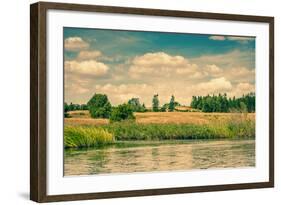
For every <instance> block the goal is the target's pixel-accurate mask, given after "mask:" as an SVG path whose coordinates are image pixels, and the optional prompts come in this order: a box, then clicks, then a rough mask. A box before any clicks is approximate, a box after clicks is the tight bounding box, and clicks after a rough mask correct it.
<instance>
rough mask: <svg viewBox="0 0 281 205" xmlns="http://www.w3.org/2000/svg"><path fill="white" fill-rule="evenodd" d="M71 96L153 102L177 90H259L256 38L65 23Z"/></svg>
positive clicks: (181, 93) (185, 99) (186, 97)
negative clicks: (107, 28)
mask: <svg viewBox="0 0 281 205" xmlns="http://www.w3.org/2000/svg"><path fill="white" fill-rule="evenodd" d="M64 56H65V60H64V70H65V85H64V86H65V101H66V102H67V103H70V102H72V103H87V102H88V100H89V99H90V98H91V97H92V95H93V94H94V93H103V94H107V95H108V97H109V100H110V102H111V104H113V105H117V104H121V103H124V102H126V101H128V100H129V99H130V98H132V97H138V98H140V101H141V102H144V103H145V104H146V106H148V107H150V106H151V101H152V96H153V95H154V94H159V100H160V104H164V103H167V102H169V100H170V97H171V95H174V96H175V98H176V101H178V102H179V103H181V104H184V105H189V103H190V101H191V98H192V96H193V95H207V94H217V93H227V95H228V96H237V97H238V96H241V95H242V94H246V93H249V92H254V91H255V38H250V37H237V36H236V37H234V36H214V35H199V34H176V33H160V32H135V31H113V30H100V29H79V28H64Z"/></svg>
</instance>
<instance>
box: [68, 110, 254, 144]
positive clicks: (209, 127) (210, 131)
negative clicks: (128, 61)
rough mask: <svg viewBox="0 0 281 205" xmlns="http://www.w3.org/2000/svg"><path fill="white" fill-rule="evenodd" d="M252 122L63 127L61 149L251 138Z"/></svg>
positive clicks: (235, 119)
mask: <svg viewBox="0 0 281 205" xmlns="http://www.w3.org/2000/svg"><path fill="white" fill-rule="evenodd" d="M253 138H255V121H254V120H251V119H249V118H247V116H246V117H245V116H244V115H241V116H240V117H239V116H235V117H234V118H232V119H229V120H222V121H220V120H214V122H213V123H209V124H141V123H135V122H132V121H122V122H115V123H110V124H105V125H96V126H66V127H65V129H64V146H65V147H95V146H96V147H97V146H103V145H107V144H111V143H113V142H114V140H117V141H130V140H188V139H253Z"/></svg>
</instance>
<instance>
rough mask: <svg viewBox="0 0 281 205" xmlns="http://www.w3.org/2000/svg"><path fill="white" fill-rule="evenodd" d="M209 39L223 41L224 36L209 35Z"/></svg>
mask: <svg viewBox="0 0 281 205" xmlns="http://www.w3.org/2000/svg"><path fill="white" fill-rule="evenodd" d="M209 39H211V40H214V41H224V40H225V37H224V36H210V37H209Z"/></svg>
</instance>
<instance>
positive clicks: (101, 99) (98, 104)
mask: <svg viewBox="0 0 281 205" xmlns="http://www.w3.org/2000/svg"><path fill="white" fill-rule="evenodd" d="M87 105H88V109H89V111H90V114H91V117H92V118H109V116H110V112H111V104H110V102H109V100H108V98H107V95H104V94H96V93H95V94H94V96H93V97H92V98H91V99H90V100H89V102H88V103H87Z"/></svg>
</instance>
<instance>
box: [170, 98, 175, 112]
mask: <svg viewBox="0 0 281 205" xmlns="http://www.w3.org/2000/svg"><path fill="white" fill-rule="evenodd" d="M175 106H176V105H175V96H173V95H172V97H171V100H170V103H169V112H173V111H174V110H175Z"/></svg>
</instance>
